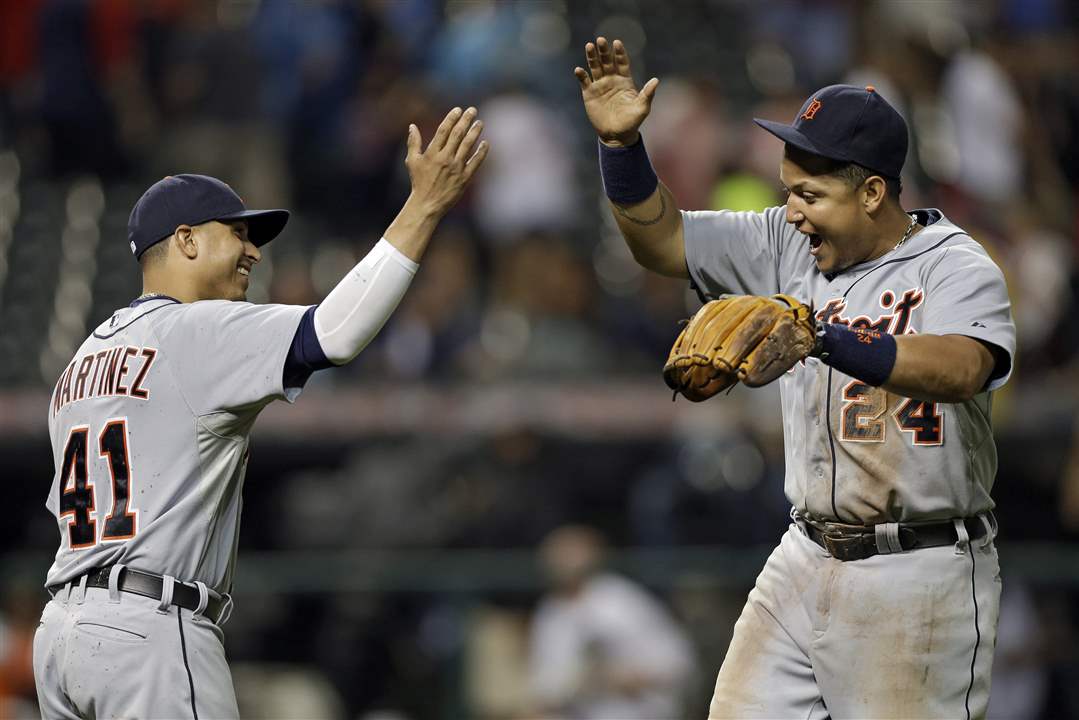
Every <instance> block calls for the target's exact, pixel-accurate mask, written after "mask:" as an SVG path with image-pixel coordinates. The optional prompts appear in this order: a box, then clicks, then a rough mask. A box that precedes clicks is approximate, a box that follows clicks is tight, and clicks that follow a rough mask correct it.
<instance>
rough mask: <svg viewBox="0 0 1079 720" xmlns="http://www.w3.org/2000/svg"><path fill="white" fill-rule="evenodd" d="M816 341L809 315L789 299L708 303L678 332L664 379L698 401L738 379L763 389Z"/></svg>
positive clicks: (754, 298) (775, 297) (738, 298)
mask: <svg viewBox="0 0 1079 720" xmlns="http://www.w3.org/2000/svg"><path fill="white" fill-rule="evenodd" d="M815 342H816V323H815V321H814V319H813V311H812V310H811V309H810V308H809V306H807V305H805V304H803V303H800V302H798V301H797V300H795V299H794V298H792V297H790V296H789V295H773V296H772V297H761V296H757V295H724V296H723V297H721V298H719V299H718V300H712V301H711V302H709V303H706V304H705V305H704V306H703V307H702V308H701V309H700V310H698V311H697V314H696V315H694V316H693V318H692V319H691V320H690V321H689V324H688V325H686V327H685V328H684V329H683V330H682V332H681V334H680V335H679V336H678V339H677V340H675V343H674V347H672V348H671V354H670V357H668V358H667V364H666V365H665V366H664V368H663V379H664V380H665V381H666V382H667V386H668V387H670V388H671V389H672V390H675V391H677V392H680V393H682V395H684V396H685V397H687V398H689V399H690V400H692V401H694V402H700V401H701V400H707V399H708V398H710V397H712V396H713V395H715V394H717V393H720V392H723V391H724V390H726V389H727V388H729V387H731V386H732V385H734V383H736V382H738V381H739V380H741V381H742V382H743V383H744V384H745V385H748V386H749V387H760V386H761V385H767V384H768V383H770V382H772V381H773V380H775V379H776V378H778V377H779V376H780V375H782V374H783V373H785V372H787V370H789V369H790V368H792V367H793V366H794V364H795V363H797V362H798V361H799V360H803V359H805V358H806V356H808V355H809V353H810V351H812V350H813V345H814V344H815Z"/></svg>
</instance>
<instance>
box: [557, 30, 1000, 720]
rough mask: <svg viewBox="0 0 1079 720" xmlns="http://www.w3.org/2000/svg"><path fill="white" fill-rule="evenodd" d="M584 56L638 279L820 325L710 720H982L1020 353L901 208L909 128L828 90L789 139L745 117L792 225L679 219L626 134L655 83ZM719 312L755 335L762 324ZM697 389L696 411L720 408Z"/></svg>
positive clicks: (981, 297) (614, 59)
mask: <svg viewBox="0 0 1079 720" xmlns="http://www.w3.org/2000/svg"><path fill="white" fill-rule="evenodd" d="M585 55H586V59H587V65H588V70H587V71H586V70H585V69H583V68H576V70H575V74H576V76H577V79H578V82H579V83H580V87H581V92H582V95H583V99H584V105H585V110H586V112H587V115H588V118H589V120H590V121H591V122H592V125H593V126H594V127H595V129H596V132H597V133H598V135H599V139H600V165H601V172H602V175H603V181H604V187H605V190H606V193H607V196H608V198H609V199H610V201H611V207H612V210H613V212H614V216H615V218H616V220H617V222H618V225H619V227H620V228H621V230H622V233H623V235H624V236H625V239H626V242H627V243H628V245H629V247H630V249H631V250H632V252H633V255H634V257H635V258H636V259H637V260H638V262H640V263H641V264H642V265H643V266H645V267H647V268H650V269H652V270H654V271H656V272H659V273H662V274H665V275H669V276H672V277H681V278H688V279H689V280H690V281H691V283H692V284H693V285H694V286H695V287H696V288H697V289H698V291H699V292H700V293H702V294H703V295H704V296H705V297H706V298H718V297H719V296H721V295H724V294H727V293H734V294H742V295H750V296H770V295H777V296H778V299H779V301H781V302H783V303H784V304H785V305H786V304H790V305H794V306H796V307H795V313H794V315H793V316H791V317H797V316H798V313H799V312H805V309H806V308H807V306H811V307H813V308H815V309H816V312H815V318H812V316H810V317H811V318H812V319H811V323H812V325H811V326H812V327H813V332H812V333H811V334H810V337H811V338H812V341H811V342H809V343H808V345H807V346H806V347H805V348H804V349H803V350H802V351H800V353H799V355H797V356H795V359H797V360H800V361H798V362H793V361H791V362H789V363H788V364H787V365H786V366H785V367H784V369H786V368H789V370H787V371H786V372H781V373H780V375H781V377H780V380H779V382H780V395H781V398H782V406H783V425H784V434H785V461H786V480H785V492H786V495H787V498H788V499H789V500H790V502H791V504H792V505H793V508H792V518H793V522H792V523H791V525H790V527H789V529H788V531H787V532H786V533H785V534H784V536H783V538H782V540H781V541H780V543H779V546H778V547H777V548H776V549H775V551H774V552H773V553H772V555H771V556H770V558H769V559H768V562H767V564H766V565H765V567H764V569H763V571H762V572H761V574H760V576H759V577H758V578H757V582H756V585H755V587H754V589H753V590H752V591H751V593H750V595H749V598H748V601H747V603H746V605H745V608H744V610H743V612H742V615H741V617H740V619H739V620H738V622H737V624H736V626H735V630H734V636H733V639H732V641H731V645H730V648H729V649H728V651H727V657H726V659H725V661H724V663H723V665H722V668H721V669H720V671H719V676H718V678H717V681H716V686H715V694H714V696H713V699H712V705H711V716H712V717H715V718H826V717H831V718H855V717H857V718H885V717H903V718H915V717H917V718H930V717H965V718H975V717H981V716H982V715H984V713H985V710H986V704H987V701H988V698H989V675H990V666H991V664H992V656H993V646H994V641H995V638H996V625H997V614H998V607H999V597H1000V579H999V573H998V564H997V554H996V550H995V548H994V546H993V538H994V536H995V534H996V526H995V523H994V521H993V519H992V515H991V512H990V511H991V509H992V507H993V501H992V500H991V499H990V496H989V492H990V489H991V487H992V484H993V477H994V473H995V470H996V450H995V447H994V443H993V437H992V431H991V426H990V404H991V401H992V391H994V390H996V389H997V388H999V387H1001V385H1003V383H1004V382H1005V381H1006V380H1007V379H1008V376H1009V374H1010V372H1011V364H1012V356H1013V354H1014V351H1015V328H1014V325H1013V323H1012V318H1011V311H1010V305H1009V301H1008V295H1007V289H1006V287H1005V284H1004V279H1003V276H1002V274H1001V272H1000V270H999V268H997V266H996V265H995V264H994V263H993V262H992V260H990V258H989V257H988V255H987V254H986V253H985V251H984V250H983V249H982V248H981V246H980V245H978V243H976V242H975V241H974V240H973V239H971V237H970V236H969V235H967V234H966V233H965V232H964V231H963V230H962V229H960V228H958V227H956V226H955V225H954V224H953V223H951V222H950V221H949V220H948V219H947V218H946V217H944V215H943V214H942V213H941V212H940V211H939V210H935V209H922V210H914V211H912V212H907V211H905V210H904V209H903V208H902V206H901V204H900V201H899V193H900V184H899V177H900V173H901V170H902V166H903V161H904V159H905V156H906V152H907V127H906V124H905V122H904V121H903V119H902V118H901V117H900V116H899V114H898V113H896V111H895V110H894V109H893V108H892V107H891V105H889V104H888V103H887V102H886V101H885V100H884V98H882V97H881V96H880V95H879V94H878V93H877V92H876V91H875V90H874V89H873V88H872V87H852V86H844V85H834V86H831V87H826V88H824V89H822V90H820V91H819V92H817V93H814V94H813V95H812V96H811V97H810V98H808V99H807V100H806V102H805V104H804V105H803V106H802V108H801V110H800V111H799V112H798V115H797V117H796V118H795V120H794V122H793V124H791V125H786V124H782V123H778V122H772V121H767V120H757V121H756V122H757V124H758V125H760V126H761V127H763V128H764V129H765V130H767V131H768V132H770V133H772V134H773V135H775V136H777V137H778V138H780V139H781V140H783V142H784V143H785V152H784V157H783V161H782V165H781V167H780V180H781V181H782V183H783V185H784V187H785V188H786V189H787V192H788V197H787V202H786V206H785V207H775V208H770V209H767V210H765V211H764V212H760V213H756V212H724V211H720V212H685V211H682V212H679V211H677V209H676V205H675V199H674V198H673V197H672V196H671V194H670V192H669V190H668V189H667V188H666V187H664V186H663V185H662V184H661V183H659V182H658V180H657V178H656V176H655V173H654V172H653V170H652V167H651V164H650V162H649V160H648V157H647V154H646V152H645V148H644V143H643V140H642V139H641V136H640V134H639V132H638V128H639V127H640V125H641V122H642V121H643V120H644V119H645V117H646V116H647V115H648V112H649V109H650V107H651V103H652V101H653V98H654V96H655V92H656V87H657V85H658V83H659V81H658V80H657V79H656V78H652V79H651V80H649V81H648V82H647V83H646V84H645V85H644V86H643V87H642V88H641V89H640V90H639V91H638V90H637V88H636V86H635V85H634V83H633V80H632V78H631V76H630V63H629V56H628V55H627V53H626V50H625V48H624V47H623V45H622V43H621V42H619V41H617V40H616V41H614V42H613V43H610V42H608V41H607V40H606V39H604V38H597V40H596V41H595V43H588V44H587V45H586V47H585ZM780 294H782V295H780ZM725 300H726V301H728V305H729V306H730V307H735V308H740V309H739V310H738V312H739V313H743V314H745V315H746V316H747V317H748V316H749V315H751V314H752V313H754V312H755V307H756V306H759V305H761V304H762V303H763V304H764V305H767V306H774V304H775V302H774V301H772V300H768V299H767V298H757V299H752V298H751V299H750V300H748V301H745V302H738V301H737V300H736V301H734V302H730V298H725ZM709 307H710V306H709V305H706V306H705V308H709ZM711 307H715V306H711ZM703 311H704V309H702V312H703ZM784 312H786V311H784ZM806 314H807V315H808V313H806ZM785 316H786V315H785ZM728 320H729V321H730V323H729V324H731V325H737V323H738V322H740V320H738V319H737V318H734V319H731V318H727V319H725V320H724V321H723V322H721V323H719V324H727V321H728ZM791 322H792V323H793V322H794V321H791ZM791 327H792V328H793V329H794V330H797V326H794V325H792V326H791ZM716 344H720V343H719V342H718V341H717V343H716ZM782 344H783V339H782V338H779V339H778V340H775V342H773V345H772V346H769V347H770V349H771V350H774V349H775V348H779V347H780V346H782ZM697 349H698V350H701V349H700V348H697ZM770 349H769V348H765V351H764V352H765V353H767V352H770V351H771V350H770ZM710 351H711V348H704V349H703V350H702V352H710ZM687 367H689V366H688V365H687ZM690 369H692V368H690ZM739 372H740V373H741V370H740V371H739ZM691 374H692V373H689V375H691ZM689 375H687V376H685V377H682V378H681V379H680V380H679V383H684V384H682V385H678V387H681V388H685V390H684V394H686V395H687V396H688V397H691V398H694V399H703V397H706V396H707V395H708V394H709V392H711V390H713V389H714V388H709V387H708V386H707V385H706V384H701V385H699V386H696V389H695V390H692V389H690V385H691V381H693V377H690V376H689ZM739 377H741V374H740V375H739ZM747 384H751V383H748V381H747ZM702 389H703V390H704V391H707V392H703V394H701V395H697V396H696V397H695V396H694V392H696V391H697V390H702Z"/></svg>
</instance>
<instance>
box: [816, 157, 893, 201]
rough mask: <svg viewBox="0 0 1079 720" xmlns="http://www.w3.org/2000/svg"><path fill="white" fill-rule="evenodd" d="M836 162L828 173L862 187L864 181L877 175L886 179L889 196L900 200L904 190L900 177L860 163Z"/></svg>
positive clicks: (854, 186) (848, 183)
mask: <svg viewBox="0 0 1079 720" xmlns="http://www.w3.org/2000/svg"><path fill="white" fill-rule="evenodd" d="M834 162H835V168H834V169H833V170H832V171H831V172H829V173H828V174H829V175H834V176H836V177H839V178H842V179H843V180H844V181H845V182H846V183H847V185H850V186H851V187H852V188H859V187H861V186H862V183H864V182H865V181H866V180H868V179H869V178H871V177H873V176H874V175H876V176H877V177H879V178H881V179H882V180H884V186H885V188H887V189H886V190H885V192H887V193H888V197H890V198H891V199H892V200H898V199H899V193H901V192H903V181H902V180H900V179H899V178H890V177H888V176H887V175H881V174H880V173H879V172H874V171H873V170H870V169H869V168H867V167H864V166H862V165H859V164H858V163H852V162H849V163H845V162H842V161H838V160H837V161H834Z"/></svg>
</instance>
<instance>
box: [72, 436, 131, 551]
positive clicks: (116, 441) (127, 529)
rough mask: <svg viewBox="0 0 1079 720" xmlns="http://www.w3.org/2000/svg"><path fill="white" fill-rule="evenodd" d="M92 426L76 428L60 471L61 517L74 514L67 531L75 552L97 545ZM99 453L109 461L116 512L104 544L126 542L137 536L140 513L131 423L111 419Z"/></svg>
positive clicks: (108, 519) (100, 439)
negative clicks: (134, 499)
mask: <svg viewBox="0 0 1079 720" xmlns="http://www.w3.org/2000/svg"><path fill="white" fill-rule="evenodd" d="M89 439H90V427H89V426H88V425H79V426H76V427H73V428H72V429H71V432H70V433H69V434H68V436H67V443H66V444H65V445H64V464H63V466H62V470H61V471H60V483H59V486H60V517H61V518H63V517H64V516H65V515H70V516H71V518H70V519H69V520H68V525H67V532H68V539H69V540H70V541H71V549H72V550H78V549H79V548H85V547H90V546H92V545H95V544H97V521H96V520H94V518H93V513H94V511H95V509H96V502H95V497H94V482H93V479H92V478H90V476H89V473H88V471H87V468H88V467H89V458H88V453H89V449H90V448H89ZM97 445H98V454H99V455H100V456H101V457H104V458H106V459H107V460H108V463H109V473H110V474H111V475H112V510H111V512H109V515H108V517H106V518H105V527H104V529H103V530H102V533H101V542H107V541H109V540H126V539H128V538H130V537H134V536H135V532H136V530H137V528H136V524H137V521H138V517H137V512H136V511H133V510H132V508H131V507H130V505H131V463H130V460H129V454H128V451H127V420H126V419H124V418H120V419H117V420H109V421H108V422H107V423H106V424H105V428H104V429H103V430H102V431H101V433H100V434H99V435H98V436H97Z"/></svg>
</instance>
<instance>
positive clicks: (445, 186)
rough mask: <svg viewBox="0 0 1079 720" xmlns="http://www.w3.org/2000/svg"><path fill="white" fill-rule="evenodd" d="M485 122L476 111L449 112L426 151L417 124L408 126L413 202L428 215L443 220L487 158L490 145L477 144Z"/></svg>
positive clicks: (485, 142)
mask: <svg viewBox="0 0 1079 720" xmlns="http://www.w3.org/2000/svg"><path fill="white" fill-rule="evenodd" d="M481 132H483V122H482V121H480V120H477V119H476V108H474V107H470V108H467V109H465V110H461V108H459V107H457V108H454V109H453V110H450V111H449V113H447V115H446V117H445V118H443V120H442V123H441V124H440V125H439V126H438V129H437V130H436V131H435V134H434V137H432V138H431V142H430V143H429V144H428V145H427V149H426V150H423V149H422V147H423V138H422V137H421V136H420V130H419V128H417V127H416V126H415V125H409V126H408V155H407V156H406V157H405V166H406V167H407V168H408V175H409V178H411V180H412V199H414V200H416V201H418V202H419V203H420V204H421V205H422V206H423V207H424V208H425V209H426V210H427V211H428V212H430V213H431V214H433V215H434V216H436V217H439V218H440V217H442V216H443V215H445V214H446V212H447V211H448V210H449V209H450V208H451V207H453V206H454V204H456V202H457V201H458V200H459V199H460V197H461V195H462V194H463V193H464V190H465V187H466V186H467V185H468V183H469V181H470V180H471V179H472V176H473V175H475V174H476V171H477V170H479V167H480V165H482V164H483V161H484V159H485V158H486V157H487V152H488V150H489V149H490V145H488V144H487V141H485V140H484V141H481V142H479V144H478V145H477V143H476V141H477V140H478V139H479V136H480V133H481Z"/></svg>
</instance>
